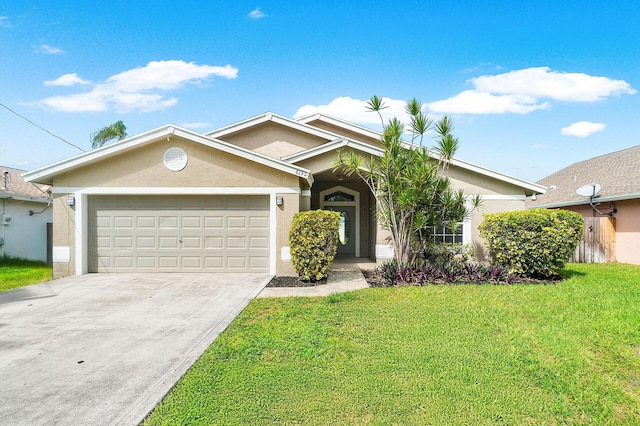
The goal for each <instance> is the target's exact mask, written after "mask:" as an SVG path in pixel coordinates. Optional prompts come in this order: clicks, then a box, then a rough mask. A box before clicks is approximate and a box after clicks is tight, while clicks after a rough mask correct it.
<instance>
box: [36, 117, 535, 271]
mask: <svg viewBox="0 0 640 426" xmlns="http://www.w3.org/2000/svg"><path fill="white" fill-rule="evenodd" d="M378 138H379V134H378V133H376V132H374V131H372V130H370V129H366V128H364V127H360V126H357V125H354V124H352V123H348V122H346V121H343V120H340V119H336V118H332V117H328V116H324V115H313V116H310V117H306V118H303V119H300V120H292V119H288V118H284V117H281V116H278V115H276V114H272V113H266V114H262V115H259V116H256V117H253V118H250V119H247V120H244V121H241V122H238V123H235V124H232V125H229V126H226V127H223V128H221V129H218V130H215V131H213V132H210V133H207V134H199V133H196V132H193V131H190V130H186V129H182V128H180V127H178V126H174V125H166V126H163V127H160V128H158V129H155V130H151V131H149V132H146V133H142V134H139V135H136V136H133V137H129V138H127V139H125V140H122V141H119V142H116V143H114V144H111V145H108V146H105V147H102V148H99V149H96V150H93V151H90V152H86V153H83V154H80V155H78V156H75V157H72V158H69V159H66V160H63V161H60V162H57V163H55V164H51V165H49V166H46V167H43V168H41V169H38V170H34V171H32V172H30V173H28V174H27V175H26V178H27V179H28V180H29V181H31V182H38V183H41V184H47V185H53V186H54V248H53V257H54V259H53V261H54V276H55V277H61V276H66V275H72V274H84V273H88V272H128V271H131V272H135V271H137V272H143V271H166V272H172V271H175V272H179V271H181V272H201V271H222V272H224V271H244V272H266V273H270V274H277V275H287V274H293V273H294V272H293V269H292V266H291V263H290V257H289V247H288V233H289V227H290V224H291V220H292V218H293V215H294V214H295V213H297V212H299V211H304V210H309V209H319V208H324V209H333V210H338V211H341V212H343V217H344V218H345V220H344V224H343V225H344V231H345V232H346V233H347V234H348V238H343V239H344V240H345V244H344V245H341V246H340V247H339V249H338V253H339V255H345V256H355V257H365V258H369V259H373V260H380V259H385V258H390V257H392V255H393V252H392V249H391V245H390V244H389V241H388V238H387V237H388V233H387V231H384V230H382V229H380V228H379V226H378V224H377V220H376V209H375V200H374V198H373V196H372V195H371V193H370V191H369V189H368V188H367V186H366V185H365V184H364V183H363V182H361V181H359V180H358V178H357V177H355V176H345V175H343V174H340V173H339V172H334V171H333V163H334V161H335V159H336V150H339V149H343V150H353V151H356V152H357V153H359V154H362V155H381V154H382V150H381V147H380V145H379V143H378ZM449 175H450V177H451V179H452V181H453V184H454V186H455V187H457V188H463V189H464V190H465V192H466V193H467V194H469V195H473V194H479V195H482V197H483V199H484V204H483V208H482V210H481V211H480V212H475V213H474V214H473V217H472V219H471V220H470V221H469V222H467V223H464V225H463V226H462V227H461V230H460V231H458V232H457V233H456V232H451V231H447V232H440V235H438V236H436V237H437V238H441V239H453V238H457V239H461V240H462V241H463V242H465V243H468V242H471V241H472V240H476V239H478V238H479V237H478V231H477V226H478V224H479V223H480V221H481V220H482V213H485V212H497V211H504V210H515V209H523V208H524V200H525V197H526V196H527V195H532V194H540V193H542V192H544V188H543V187H541V186H540V185H537V184H534V183H529V182H525V181H522V180H520V179H516V178H513V177H510V176H506V175H503V174H501V173H498V172H495V171H492V170H488V169H485V168H483V167H480V166H476V165H473V164H471V163H467V162H464V161H461V160H457V159H455V160H453V161H452V163H451V166H450V168H449Z"/></svg>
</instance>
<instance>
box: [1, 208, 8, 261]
mask: <svg viewBox="0 0 640 426" xmlns="http://www.w3.org/2000/svg"><path fill="white" fill-rule="evenodd" d="M6 214H7V199H6V198H3V199H2V216H0V256H1V257H4V228H5V226H4V217H5V215H6Z"/></svg>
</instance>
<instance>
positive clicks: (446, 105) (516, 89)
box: [428, 67, 637, 114]
mask: <svg viewBox="0 0 640 426" xmlns="http://www.w3.org/2000/svg"><path fill="white" fill-rule="evenodd" d="M468 82H469V83H471V84H472V85H473V87H474V88H473V89H471V90H466V91H464V92H462V93H459V94H458V95H456V96H453V97H451V98H449V99H445V100H440V101H436V102H431V103H429V104H428V107H429V109H430V110H432V111H435V112H441V113H458V114H505V113H516V114H527V113H530V112H532V111H536V110H539V109H548V108H550V107H551V104H550V103H549V102H548V101H545V99H548V100H556V101H566V102H596V101H600V100H603V99H605V98H607V97H609V96H616V95H621V94H629V95H633V94H635V93H637V92H636V90H635V89H634V88H632V87H631V86H630V85H629V83H627V82H626V81H624V80H614V79H611V78H608V77H597V76H591V75H588V74H584V73H566V72H559V71H553V70H551V69H549V68H548V67H538V68H527V69H522V70H517V71H510V72H506V73H502V74H497V75H484V76H480V77H476V78H472V79H470V80H468Z"/></svg>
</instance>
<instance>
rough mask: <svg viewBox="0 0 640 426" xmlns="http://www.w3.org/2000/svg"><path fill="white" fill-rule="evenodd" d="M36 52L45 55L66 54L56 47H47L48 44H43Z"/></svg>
mask: <svg viewBox="0 0 640 426" xmlns="http://www.w3.org/2000/svg"><path fill="white" fill-rule="evenodd" d="M37 51H38V52H40V53H46V54H47V55H61V54H63V53H67V52H65V51H64V50H62V49H60V48H58V47H53V46H49V45H48V44H43V45H42V46H40V47H39V48H38V49H37Z"/></svg>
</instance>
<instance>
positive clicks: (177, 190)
mask: <svg viewBox="0 0 640 426" xmlns="http://www.w3.org/2000/svg"><path fill="white" fill-rule="evenodd" d="M53 193H54V194H72V193H73V194H88V195H168V194H171V195H267V194H276V193H284V194H299V193H300V188H297V187H288V188H287V187H281V188H279V187H271V186H267V187H174V186H166V187H148V186H143V187H135V186H124V187H115V186H114V187H109V186H107V187H69V186H66V187H65V186H63V187H55V188H54V189H53Z"/></svg>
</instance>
